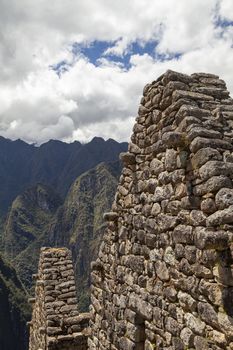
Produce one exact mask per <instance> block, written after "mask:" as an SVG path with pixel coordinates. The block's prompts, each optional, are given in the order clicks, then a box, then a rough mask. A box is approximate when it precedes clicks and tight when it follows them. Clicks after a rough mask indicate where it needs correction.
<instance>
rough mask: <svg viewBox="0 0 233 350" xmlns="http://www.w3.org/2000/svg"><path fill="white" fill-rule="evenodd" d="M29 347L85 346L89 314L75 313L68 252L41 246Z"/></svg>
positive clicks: (44, 349) (82, 348)
mask: <svg viewBox="0 0 233 350" xmlns="http://www.w3.org/2000/svg"><path fill="white" fill-rule="evenodd" d="M35 278H36V287H35V298H31V299H30V301H31V302H32V303H34V305H33V313H32V321H31V322H30V343H29V350H66V349H69V350H86V349H87V335H88V322H89V314H88V313H86V314H79V312H78V309H77V297H76V287H75V280H74V271H73V265H72V258H71V252H70V251H69V250H68V249H67V248H42V249H41V255H40V261H39V269H38V275H36V276H35Z"/></svg>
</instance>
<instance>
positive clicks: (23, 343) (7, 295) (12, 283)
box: [0, 256, 30, 350]
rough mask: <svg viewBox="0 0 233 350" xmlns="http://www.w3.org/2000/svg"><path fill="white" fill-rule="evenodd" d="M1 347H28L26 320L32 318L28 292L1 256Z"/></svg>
mask: <svg viewBox="0 0 233 350" xmlns="http://www.w3.org/2000/svg"><path fill="white" fill-rule="evenodd" d="M0 310H1V312H0V349H1V350H10V349H15V350H25V349H27V348H28V334H27V328H26V321H27V320H29V318H30V307H29V305H28V304H27V300H26V292H25V290H24V288H23V286H22V284H21V282H20V281H19V279H18V277H17V275H16V272H15V270H14V269H13V268H12V267H11V266H10V265H9V264H8V263H7V262H6V261H5V260H3V259H2V257H1V256H0Z"/></svg>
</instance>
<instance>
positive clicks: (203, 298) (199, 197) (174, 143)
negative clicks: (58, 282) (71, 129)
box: [89, 71, 233, 350]
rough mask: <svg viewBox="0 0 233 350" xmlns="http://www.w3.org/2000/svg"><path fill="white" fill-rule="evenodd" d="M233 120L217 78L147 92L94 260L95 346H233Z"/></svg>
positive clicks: (175, 78) (176, 80)
mask: <svg viewBox="0 0 233 350" xmlns="http://www.w3.org/2000/svg"><path fill="white" fill-rule="evenodd" d="M232 119H233V99H232V98H231V97H230V96H229V92H228V91H227V89H226V85H225V83H224V81H222V80H221V79H219V77H217V76H215V75H211V74H204V73H199V74H193V75H191V76H188V75H185V74H180V73H176V72H172V71H168V72H166V73H165V74H164V75H162V76H161V77H160V78H158V79H157V80H156V81H153V82H152V83H151V84H148V85H147V86H146V87H145V88H144V91H143V97H142V99H141V105H140V107H139V110H138V117H137V119H136V123H135V125H134V128H133V134H132V137H131V143H130V144H129V149H128V152H127V153H124V154H122V156H121V159H122V161H123V164H124V167H123V170H122V175H121V177H120V181H119V185H118V188H117V193H116V196H115V201H114V203H113V206H112V211H111V212H109V213H107V214H106V215H105V218H106V220H107V221H108V222H109V224H108V228H107V229H106V233H105V234H104V238H103V243H102V244H101V247H100V250H99V255H98V259H97V260H96V262H95V263H93V264H92V288H91V290H92V295H91V300H92V312H93V317H92V321H91V329H92V336H91V338H90V339H89V348H90V349H91V350H95V349H96V350H99V349H109V350H110V349H111V350H113V349H114V350H115V349H118V350H125V349H134V350H142V349H166V350H185V349H195V350H204V349H206V350H207V349H208V350H210V349H212V350H221V349H227V350H230V349H231V348H232V347H233V317H232V315H233V310H232V286H233V277H232V276H233V269H232V266H233V182H232V180H233V142H232V135H233V123H232Z"/></svg>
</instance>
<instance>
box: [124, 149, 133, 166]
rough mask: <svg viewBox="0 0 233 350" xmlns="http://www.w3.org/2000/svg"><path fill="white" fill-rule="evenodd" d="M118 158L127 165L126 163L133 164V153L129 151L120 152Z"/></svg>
mask: <svg viewBox="0 0 233 350" xmlns="http://www.w3.org/2000/svg"><path fill="white" fill-rule="evenodd" d="M120 160H121V161H122V163H123V164H124V165H125V166H127V165H133V164H135V162H136V161H135V155H134V154H133V153H130V152H125V153H121V154H120Z"/></svg>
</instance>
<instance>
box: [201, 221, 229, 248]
mask: <svg viewBox="0 0 233 350" xmlns="http://www.w3.org/2000/svg"><path fill="white" fill-rule="evenodd" d="M194 241H195V245H196V247H197V248H199V249H219V250H221V249H224V248H227V247H228V234H227V233H226V232H225V231H223V230H219V231H208V230H207V229H204V228H201V227H197V228H196V229H195V231H194Z"/></svg>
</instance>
